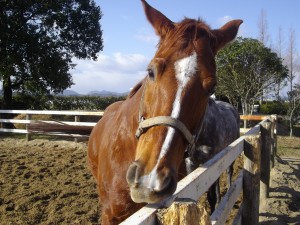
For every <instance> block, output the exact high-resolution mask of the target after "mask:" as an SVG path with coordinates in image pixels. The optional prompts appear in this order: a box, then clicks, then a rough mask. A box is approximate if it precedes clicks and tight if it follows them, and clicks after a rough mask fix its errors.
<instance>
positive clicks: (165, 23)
mask: <svg viewBox="0 0 300 225" xmlns="http://www.w3.org/2000/svg"><path fill="white" fill-rule="evenodd" d="M141 1H142V4H143V7H144V10H145V14H146V17H147V19H148V21H149V22H150V23H151V24H152V26H153V28H154V29H155V32H156V34H157V35H159V36H160V37H161V38H163V37H164V36H165V34H166V33H167V32H168V31H169V30H170V29H172V28H174V23H173V22H172V21H171V20H169V19H168V18H167V17H166V16H165V15H164V14H162V13H161V12H160V11H158V10H156V9H154V8H153V7H151V6H150V5H149V4H148V3H147V2H146V1H145V0H141Z"/></svg>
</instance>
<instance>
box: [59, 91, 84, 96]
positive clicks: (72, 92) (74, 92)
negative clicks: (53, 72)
mask: <svg viewBox="0 0 300 225" xmlns="http://www.w3.org/2000/svg"><path fill="white" fill-rule="evenodd" d="M58 95H63V96H80V95H81V94H79V93H77V92H76V91H72V90H64V91H63V93H60V94H58Z"/></svg>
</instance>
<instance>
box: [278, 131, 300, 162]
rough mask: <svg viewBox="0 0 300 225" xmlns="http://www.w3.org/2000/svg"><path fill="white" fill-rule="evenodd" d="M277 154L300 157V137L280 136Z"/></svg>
mask: <svg viewBox="0 0 300 225" xmlns="http://www.w3.org/2000/svg"><path fill="white" fill-rule="evenodd" d="M277 146H278V147H277V154H278V155H279V156H280V157H292V158H299V159H300V137H288V136H278V138H277Z"/></svg>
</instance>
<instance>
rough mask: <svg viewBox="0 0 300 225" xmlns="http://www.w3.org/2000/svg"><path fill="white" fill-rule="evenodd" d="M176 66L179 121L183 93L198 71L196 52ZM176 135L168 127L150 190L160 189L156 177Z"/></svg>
mask: <svg viewBox="0 0 300 225" xmlns="http://www.w3.org/2000/svg"><path fill="white" fill-rule="evenodd" d="M174 66H175V73H176V74H175V75H176V79H177V84H178V88H177V92H176V96H175V100H174V102H173V109H172V113H171V117H172V118H174V119H178V117H179V114H180V106H181V104H180V102H181V101H180V100H181V95H182V91H183V90H184V89H185V87H186V85H187V84H188V82H189V81H190V79H191V77H193V76H194V75H195V74H196V70H197V54H196V52H194V53H193V54H192V55H190V56H188V57H186V58H183V59H180V60H178V61H176V62H175V65H174ZM174 134H175V129H174V128H172V127H168V131H167V135H166V139H165V141H164V143H163V145H162V149H161V151H160V154H159V157H158V160H157V164H156V166H155V167H154V168H153V170H152V172H151V173H150V174H149V175H148V176H149V177H147V178H148V179H149V186H148V187H149V188H153V189H159V186H160V184H159V182H158V179H157V176H156V175H157V173H156V169H157V166H158V163H159V161H160V159H161V158H163V157H164V156H165V155H166V154H167V152H168V150H169V149H170V144H171V141H172V139H173V138H174ZM144 178H146V177H144ZM147 178H146V179H147Z"/></svg>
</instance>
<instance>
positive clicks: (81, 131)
mask: <svg viewBox="0 0 300 225" xmlns="http://www.w3.org/2000/svg"><path fill="white" fill-rule="evenodd" d="M5 114H23V115H25V116H26V119H3V117H4V116H3V115H5ZM33 115H62V116H74V121H53V120H51V121H45V120H33V119H32V116H33ZM102 115H103V111H98V112H96V111H89V112H88V111H49V110H42V111H37V110H0V125H1V126H0V132H9V133H19V134H26V137H27V140H30V139H31V135H32V134H44V135H45V134H46V135H55V136H66V137H75V138H87V137H88V136H89V134H90V132H91V130H92V128H93V127H94V126H95V124H96V123H95V122H80V117H81V116H97V117H99V118H100V117H101V116H102ZM4 123H12V124H25V125H26V129H11V128H10V129H8V128H3V127H4V126H3V124H4Z"/></svg>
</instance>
